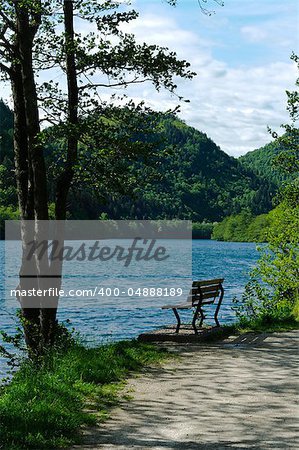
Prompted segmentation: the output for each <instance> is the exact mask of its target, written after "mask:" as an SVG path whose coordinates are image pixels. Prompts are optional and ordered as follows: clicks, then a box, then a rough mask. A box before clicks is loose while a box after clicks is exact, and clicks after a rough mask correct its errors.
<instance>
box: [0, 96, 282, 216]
mask: <svg viewBox="0 0 299 450" xmlns="http://www.w3.org/2000/svg"><path fill="white" fill-rule="evenodd" d="M0 118H1V128H0V135H1V141H0V189H1V198H0V206H2V216H3V215H4V212H5V214H7V213H8V212H9V211H11V210H13V209H14V210H16V209H17V199H16V193H15V187H14V186H15V184H14V177H13V156H12V126H13V119H12V113H11V111H10V110H9V108H8V107H7V106H6V105H5V104H4V103H3V102H0ZM159 120H160V122H159V139H158V140H157V142H158V144H157V149H158V154H160V157H159V158H158V160H157V158H155V164H154V165H152V164H151V158H150V155H149V158H148V160H147V162H145V161H144V159H142V158H140V159H137V160H135V162H130V163H126V162H125V161H124V164H123V167H125V169H126V170H127V171H128V173H130V174H132V176H134V180H136V182H135V183H134V184H133V187H131V188H130V189H129V190H122V189H121V187H120V188H116V189H114V190H113V191H111V190H110V189H107V186H104V185H103V186H101V184H99V185H97V187H96V188H95V187H93V188H90V187H89V186H88V184H84V183H80V184H79V183H78V184H75V185H74V186H73V189H72V193H71V197H70V202H69V217H70V218H83V219H87V218H90V219H96V218H99V217H103V218H111V219H121V218H131V219H135V218H136V219H163V218H170V219H171V218H181V219H191V220H193V221H200V222H202V221H219V220H221V219H222V218H223V217H225V216H228V215H230V214H237V213H239V212H240V211H243V210H247V211H249V212H250V213H252V214H253V215H257V214H262V213H265V212H267V211H269V210H270V209H271V207H272V203H271V200H272V198H273V196H274V195H275V192H276V189H277V179H275V178H271V177H270V176H269V177H264V171H263V170H262V172H261V173H260V174H259V173H258V171H257V167H260V168H261V167H262V165H261V163H258V164H257V165H255V155H257V156H256V157H257V160H258V159H259V158H260V159H263V158H264V156H265V155H268V153H269V152H268V150H267V149H266V151H264V150H263V149H260V150H258V151H255V152H251V153H250V154H249V156H248V157H247V158H246V156H245V157H242V158H240V160H237V159H235V158H233V157H230V156H228V155H227V154H226V153H224V152H223V151H222V150H221V149H220V148H219V147H218V146H217V145H216V144H215V143H214V142H213V141H212V140H211V139H209V138H208V137H207V135H206V134H204V133H202V132H200V131H198V130H196V129H194V128H192V127H189V126H188V125H186V124H185V123H184V122H182V121H181V120H179V119H177V118H176V117H174V116H173V115H168V116H163V117H162V118H161V119H159ZM139 138H140V136H139ZM132 139H133V137H132ZM134 139H136V136H135V137H134ZM59 145H60V144H59ZM55 146H56V143H55V142H52V143H51V145H50V146H49V148H48V151H47V161H48V165H49V170H52V165H53V158H54V157H53V152H52V149H53V148H55ZM87 151H88V150H87ZM270 153H271V152H270ZM264 154H265V155H264ZM266 166H268V163H267V162H266V163H265V167H266ZM260 175H262V176H260ZM49 191H50V193H51V191H52V187H51V186H49ZM8 207H9V209H7V208H8ZM5 208H6V209H5ZM4 209H5V211H4Z"/></svg>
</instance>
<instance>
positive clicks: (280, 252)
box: [235, 203, 299, 322]
mask: <svg viewBox="0 0 299 450" xmlns="http://www.w3.org/2000/svg"><path fill="white" fill-rule="evenodd" d="M270 217H271V225H270V227H269V229H268V233H267V240H268V245H267V246H266V247H264V248H261V249H260V251H261V258H260V260H259V262H258V264H257V267H256V268H255V269H254V270H253V271H252V274H251V279H250V281H249V283H248V284H247V286H246V289H245V292H244V295H243V297H242V299H241V300H240V301H236V302H235V309H236V311H237V314H238V316H239V318H240V319H241V320H243V319H245V320H247V319H249V320H264V321H269V322H271V321H272V320H278V321H279V320H288V319H290V318H293V319H294V320H298V316H299V314H298V310H299V307H298V298H299V207H298V206H297V207H296V208H291V207H289V206H288V204H286V203H282V204H280V205H279V206H278V207H277V208H275V210H273V211H272V212H271V213H270Z"/></svg>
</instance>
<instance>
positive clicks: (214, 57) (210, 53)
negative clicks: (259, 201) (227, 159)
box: [127, 0, 299, 156]
mask: <svg viewBox="0 0 299 450" xmlns="http://www.w3.org/2000/svg"><path fill="white" fill-rule="evenodd" d="M205 5H206V7H207V8H208V9H209V10H211V11H214V12H215V13H213V14H212V15H210V16H208V15H204V14H202V12H201V10H200V8H199V5H198V2H197V0H178V4H177V7H175V8H172V7H171V6H169V5H168V4H167V3H166V2H163V1H161V0H146V1H145V0H135V1H134V7H136V9H137V10H139V11H140V17H139V19H138V20H136V21H134V22H132V23H131V24H130V25H128V26H127V29H128V30H129V31H131V32H133V33H135V34H136V35H137V37H138V39H140V40H142V41H143V40H145V38H146V41H147V42H150V43H152V42H155V43H159V44H160V45H166V46H167V47H169V48H170V49H171V50H175V51H176V52H177V54H178V56H179V57H181V58H183V59H186V60H188V61H189V62H190V63H191V68H192V70H193V71H195V72H196V73H197V76H196V77H195V78H194V79H193V80H192V81H180V80H177V81H178V82H177V84H178V93H179V94H180V95H183V96H184V97H185V98H187V99H189V100H190V103H185V104H183V105H182V107H181V113H180V117H181V118H182V119H183V120H184V121H185V122H186V123H187V124H189V125H192V126H193V127H195V128H197V129H198V130H200V131H203V132H205V133H207V135H208V136H209V137H211V138H212V139H213V140H214V141H215V142H216V144H218V145H219V146H220V147H221V148H222V150H224V151H225V152H227V153H229V154H230V155H233V156H239V155H241V154H244V153H246V152H247V151H251V150H254V149H256V148H259V147H261V146H263V145H265V144H266V143H268V142H269V141H270V140H271V136H270V135H269V133H268V131H267V126H270V127H271V128H273V129H275V130H279V126H280V124H281V123H284V122H287V121H288V114H287V111H286V94H285V91H286V89H289V90H293V89H295V82H296V78H297V73H296V67H295V64H294V63H293V62H292V61H291V60H290V55H291V53H292V51H295V52H298V50H299V32H298V29H299V2H298V1H297V0H287V1H283V0H224V6H223V7H220V6H219V5H218V4H217V3H216V2H214V1H213V0H208V1H207V3H206V4H205ZM140 97H144V98H146V99H148V101H149V103H150V105H151V106H153V107H154V108H157V109H163V108H164V109H166V108H168V107H171V106H173V105H175V104H176V103H177V99H175V98H171V96H170V95H169V93H166V92H162V93H159V94H156V95H155V94H153V92H152V90H150V89H149V88H145V89H142V88H140Z"/></svg>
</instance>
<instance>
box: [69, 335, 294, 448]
mask: <svg viewBox="0 0 299 450" xmlns="http://www.w3.org/2000/svg"><path fill="white" fill-rule="evenodd" d="M175 349H176V351H178V352H179V353H180V354H181V355H182V359H180V361H174V362H172V363H169V364H167V365H165V366H164V367H163V368H158V369H157V368H156V369H150V370H149V371H147V372H146V373H144V374H143V375H142V377H140V378H137V379H132V380H130V381H129V385H128V386H129V388H132V389H133V390H134V393H133V395H134V400H132V401H131V402H125V403H123V405H122V406H121V407H120V408H116V409H115V410H114V411H113V412H112V418H111V419H110V420H108V421H107V422H106V423H105V424H103V425H101V426H99V427H98V428H96V429H93V430H90V431H89V432H88V434H87V435H86V444H85V445H81V446H76V447H74V448H76V449H86V450H87V449H89V450H90V449H105V450H128V449H134V450H137V449H138V450H146V449H154V450H169V449H182V450H184V449H186V450H201V449H207V450H218V449H228V448H232V449H244V448H245V449H252V448H254V449H263V450H264V449H271V450H273V449H282V448H284V449H298V448H299V441H298V440H297V441H296V435H297V438H298V425H299V407H298V387H299V386H298V374H299V373H298V367H299V366H298V353H299V352H298V333H297V332H293V331H292V332H288V333H281V334H272V335H266V334H265V335H253V334H248V335H245V336H244V337H242V338H240V337H239V338H236V337H235V338H230V339H228V340H226V341H224V342H222V343H219V344H211V345H207V344H205V345H203V344H202V345H197V346H189V347H188V346H180V347H179V348H178V347H175Z"/></svg>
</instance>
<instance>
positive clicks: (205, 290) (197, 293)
mask: <svg viewBox="0 0 299 450" xmlns="http://www.w3.org/2000/svg"><path fill="white" fill-rule="evenodd" d="M223 281H224V278H216V279H215V280H202V281H193V283H192V288H191V289H190V292H189V296H188V301H189V302H192V304H194V305H198V302H200V303H201V304H202V305H205V304H210V303H214V302H215V300H216V299H217V298H218V297H219V296H221V297H223V293H224V290H223V286H222V283H223Z"/></svg>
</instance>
